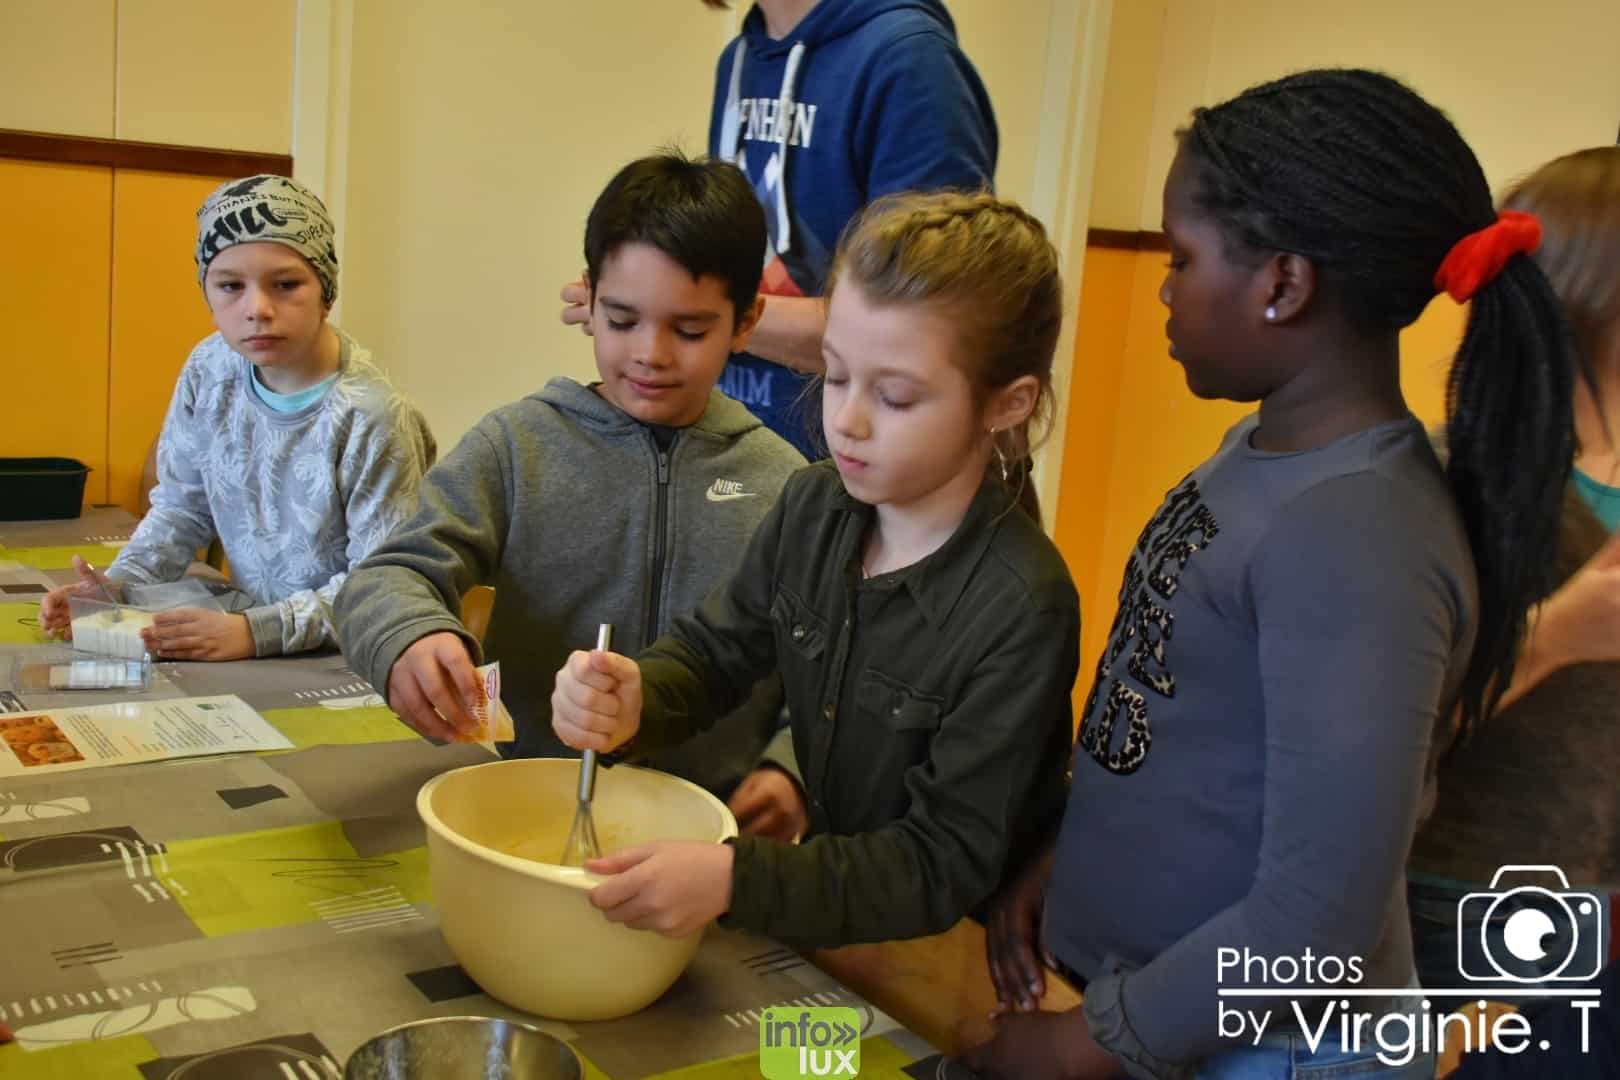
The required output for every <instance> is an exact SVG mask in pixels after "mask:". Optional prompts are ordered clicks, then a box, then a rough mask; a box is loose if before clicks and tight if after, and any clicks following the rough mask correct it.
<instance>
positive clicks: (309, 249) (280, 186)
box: [197, 174, 338, 307]
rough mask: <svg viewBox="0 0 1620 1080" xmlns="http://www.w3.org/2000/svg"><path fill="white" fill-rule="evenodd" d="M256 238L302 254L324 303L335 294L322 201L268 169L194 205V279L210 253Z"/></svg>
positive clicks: (333, 254)
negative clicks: (195, 210)
mask: <svg viewBox="0 0 1620 1080" xmlns="http://www.w3.org/2000/svg"><path fill="white" fill-rule="evenodd" d="M260 240H268V241H271V242H273V243H277V244H282V245H285V246H286V247H290V248H292V249H293V250H294V251H296V252H298V254H300V255H302V256H303V257H304V258H305V259H307V260H308V261H309V264H310V266H311V267H313V268H314V270H315V276H316V277H318V278H320V279H321V298H322V299H323V300H324V301H325V302H326V305H327V306H328V307H330V306H331V305H332V301H334V300H336V299H337V279H338V258H337V248H336V246H335V245H334V236H333V229H332V219H331V218H330V217H329V216H328V215H327V213H326V206H325V204H323V203H322V202H321V200H320V199H319V198H318V197H317V196H316V195H315V193H314V192H313V191H310V190H309V189H308V188H306V187H304V186H303V185H302V184H300V183H298V182H297V181H295V180H289V179H287V177H285V176H271V175H269V174H263V175H259V176H250V177H248V178H246V179H245V180H231V181H227V182H226V183H224V184H221V185H220V186H219V187H217V188H215V189H214V192H213V194H211V195H209V196H208V198H207V199H206V200H205V201H204V202H203V204H202V206H201V207H200V208H199V209H198V210H197V283H198V284H201V283H202V280H203V277H204V276H205V275H206V274H207V273H208V264H209V263H210V262H212V261H213V260H214V256H215V255H218V254H219V253H220V252H221V251H223V250H224V249H226V248H228V247H230V246H231V245H232V244H248V243H253V242H256V241H260Z"/></svg>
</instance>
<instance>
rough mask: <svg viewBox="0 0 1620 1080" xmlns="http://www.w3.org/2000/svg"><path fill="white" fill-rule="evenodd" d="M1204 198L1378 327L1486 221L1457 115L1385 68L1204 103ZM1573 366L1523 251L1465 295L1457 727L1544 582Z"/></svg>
mask: <svg viewBox="0 0 1620 1080" xmlns="http://www.w3.org/2000/svg"><path fill="white" fill-rule="evenodd" d="M1181 139H1182V149H1183V150H1184V152H1186V153H1188V154H1190V155H1191V156H1192V159H1193V164H1194V165H1195V166H1196V172H1197V177H1198V188H1197V194H1196V197H1197V199H1198V201H1199V203H1200V205H1202V206H1203V207H1204V208H1205V209H1206V210H1208V211H1209V212H1211V214H1212V215H1213V216H1214V217H1215V219H1216V220H1217V221H1218V222H1219V223H1220V224H1221V226H1222V228H1223V231H1224V233H1225V236H1226V240H1227V244H1228V246H1229V247H1230V248H1232V249H1233V250H1234V252H1244V251H1247V252H1250V253H1253V252H1261V251H1288V252H1294V253H1297V254H1300V255H1304V256H1306V257H1307V258H1309V259H1311V261H1312V262H1313V263H1315V265H1316V267H1317V270H1318V275H1319V278H1320V279H1321V280H1322V282H1323V287H1324V288H1325V289H1331V290H1333V291H1334V292H1336V294H1337V295H1338V296H1340V298H1341V299H1342V300H1343V301H1344V304H1345V308H1346V310H1347V311H1348V313H1349V317H1350V318H1351V319H1352V320H1353V321H1354V322H1355V323H1356V324H1357V325H1358V326H1359V327H1361V328H1363V329H1366V330H1368V331H1372V332H1393V331H1396V330H1398V329H1400V328H1401V327H1404V326H1407V325H1409V324H1411V323H1412V322H1413V321H1415V320H1416V319H1417V317H1418V316H1419V315H1420V314H1421V313H1422V312H1423V309H1424V308H1425V307H1426V306H1427V305H1428V303H1429V301H1430V300H1431V299H1432V298H1433V297H1434V295H1435V292H1436V287H1435V284H1434V276H1435V271H1436V270H1437V269H1438V268H1439V266H1440V263H1441V261H1442V260H1443V259H1444V258H1445V257H1446V254H1447V253H1448V252H1449V251H1450V250H1451V248H1452V246H1453V245H1454V244H1455V243H1456V242H1457V241H1458V240H1460V239H1462V238H1463V237H1464V236H1467V235H1468V234H1470V233H1473V232H1475V231H1477V230H1479V229H1482V228H1485V227H1486V226H1488V225H1490V224H1492V223H1493V222H1494V221H1495V220H1496V211H1495V208H1494V207H1493V206H1492V202H1491V192H1490V187H1489V185H1488V184H1487V183H1486V180H1485V173H1484V171H1483V170H1482V169H1481V168H1480V164H1479V161H1478V159H1477V158H1475V156H1474V153H1473V151H1472V150H1470V149H1469V147H1468V144H1467V143H1466V142H1464V141H1463V138H1462V136H1461V134H1459V133H1458V131H1457V129H1456V127H1455V126H1453V124H1452V123H1451V121H1450V120H1449V119H1447V117H1446V116H1445V114H1444V113H1442V112H1441V111H1440V110H1439V109H1437V108H1435V107H1434V106H1433V105H1430V104H1429V103H1428V102H1427V101H1425V100H1423V98H1421V97H1419V96H1418V95H1417V94H1416V93H1415V92H1413V91H1412V90H1411V89H1409V88H1408V87H1406V86H1405V85H1403V84H1402V83H1400V82H1398V81H1396V80H1395V79H1392V78H1390V77H1388V76H1386V75H1382V74H1378V73H1376V72H1371V71H1361V70H1354V69H1335V70H1318V71H1306V72H1301V73H1299V74H1296V75H1290V76H1288V77H1287V78H1283V79H1278V80H1276V81H1275V82H1269V83H1265V84H1262V85H1260V86H1256V87H1253V88H1251V89H1249V90H1247V91H1245V92H1244V93H1242V94H1240V95H1239V96H1238V97H1236V98H1233V99H1232V100H1230V101H1227V102H1225V103H1223V104H1221V105H1217V106H1215V107H1213V108H1207V109H1198V110H1195V111H1194V113H1193V119H1192V124H1191V125H1190V126H1189V127H1188V128H1187V129H1186V130H1185V131H1183V132H1182V133H1181ZM1573 378H1574V361H1573V352H1572V349H1571V345H1570V341H1569V336H1568V330H1567V328H1566V326H1565V324H1564V321H1563V318H1562V316H1561V314H1560V312H1559V307H1558V302H1557V299H1556V297H1555V296H1554V294H1553V291H1552V288H1551V286H1550V285H1549V284H1548V281H1547V279H1546V277H1545V276H1543V274H1542V272H1541V270H1540V269H1539V268H1538V267H1537V266H1536V264H1535V262H1534V261H1533V260H1531V259H1530V258H1528V257H1527V256H1524V255H1515V256H1513V257H1512V258H1510V259H1509V260H1508V263H1507V265H1506V267H1505V268H1504V269H1503V271H1502V272H1501V273H1500V274H1499V275H1498V276H1497V277H1496V278H1495V279H1494V280H1493V281H1491V282H1490V283H1489V284H1487V285H1485V286H1484V287H1483V288H1481V289H1480V290H1479V292H1478V293H1477V294H1476V295H1475V297H1474V299H1473V301H1472V304H1471V307H1470V310H1469V314H1468V326H1467V330H1466V332H1465V333H1464V336H1463V340H1462V344H1461V346H1460V347H1459V348H1458V350H1457V354H1456V356H1455V358H1454V359H1453V362H1452V366H1451V370H1450V374H1449V377H1448V381H1447V393H1446V403H1447V423H1446V441H1447V449H1448V460H1447V465H1446V472H1447V477H1448V479H1449V481H1450V483H1451V487H1452V490H1453V492H1454V494H1455V497H1456V499H1457V504H1458V508H1459V510H1460V512H1461V515H1462V520H1463V525H1464V527H1465V528H1466V530H1467V533H1468V538H1469V541H1470V543H1471V545H1472V547H1473V551H1474V561H1475V564H1476V566H1477V569H1478V574H1479V592H1480V613H1479V632H1478V635H1477V638H1476V641H1475V647H1474V653H1473V656H1472V657H1471V659H1470V661H1469V666H1468V669H1467V672H1466V674H1465V675H1464V678H1463V684H1462V692H1461V703H1460V704H1461V714H1462V732H1463V734H1464V736H1466V735H1467V734H1469V733H1470V732H1471V731H1472V730H1473V729H1474V728H1475V726H1476V725H1477V724H1478V722H1479V720H1480V718H1481V717H1483V716H1488V715H1489V714H1490V712H1491V708H1492V706H1493V705H1494V703H1495V701H1496V699H1497V697H1499V696H1500V694H1501V692H1502V690H1504V689H1505V688H1506V687H1507V685H1508V683H1509V682H1510V681H1511V679H1512V676H1513V668H1514V664H1515V662H1516V661H1517V659H1518V652H1519V645H1520V641H1521V639H1522V637H1523V634H1524V628H1525V618H1526V614H1527V612H1528V610H1529V608H1530V606H1531V605H1532V604H1534V603H1536V602H1538V601H1540V600H1541V599H1543V598H1544V597H1545V596H1546V595H1547V594H1548V593H1549V592H1550V591H1551V590H1552V587H1553V585H1554V581H1553V572H1554V559H1555V555H1556V550H1557V544H1558V519H1559V508H1560V499H1561V498H1562V493H1563V488H1564V485H1565V483H1566V482H1567V481H1568V479H1569V473H1570V467H1571V462H1572V460H1573V455H1574V428H1573V420H1572V415H1571V402H1572V392H1573Z"/></svg>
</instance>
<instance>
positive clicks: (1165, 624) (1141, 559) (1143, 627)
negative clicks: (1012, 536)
mask: <svg viewBox="0 0 1620 1080" xmlns="http://www.w3.org/2000/svg"><path fill="white" fill-rule="evenodd" d="M1220 531H1221V527H1220V523H1219V522H1217V521H1216V520H1215V514H1214V513H1213V512H1212V511H1211V510H1210V508H1209V507H1208V506H1207V505H1206V504H1205V503H1204V500H1203V496H1202V495H1201V494H1200V493H1199V491H1198V483H1197V481H1195V480H1193V479H1192V478H1190V477H1189V478H1187V479H1186V480H1184V481H1183V482H1182V483H1181V485H1180V486H1178V487H1177V488H1176V489H1175V490H1173V491H1172V492H1171V493H1170V495H1169V496H1168V497H1167V498H1166V499H1165V501H1164V505H1162V506H1161V507H1160V508H1159V511H1158V513H1156V514H1154V515H1153V519H1152V520H1151V521H1149V522H1148V523H1147V526H1146V527H1145V528H1143V530H1142V535H1141V536H1139V537H1137V540H1136V546H1135V548H1133V549H1132V551H1131V555H1130V558H1129V559H1128V560H1127V561H1126V564H1125V579H1124V581H1123V582H1121V584H1120V587H1119V606H1118V609H1117V610H1116V611H1115V613H1114V624H1113V626H1112V627H1111V628H1110V630H1109V631H1108V647H1107V648H1106V649H1104V650H1103V654H1102V655H1101V656H1100V657H1098V658H1097V675H1096V678H1095V679H1093V680H1092V684H1091V694H1090V695H1089V696H1088V697H1087V698H1086V705H1085V708H1084V709H1083V710H1082V711H1081V724H1080V738H1079V745H1080V748H1081V749H1082V750H1084V751H1085V752H1086V753H1087V754H1088V755H1090V757H1091V759H1092V760H1093V761H1095V762H1096V763H1097V764H1099V765H1101V766H1102V767H1103V768H1105V769H1107V770H1108V771H1109V772H1112V773H1116V774H1118V775H1120V776H1126V775H1129V774H1130V773H1133V772H1135V771H1136V770H1138V769H1140V768H1141V767H1142V764H1143V762H1145V761H1146V760H1147V756H1148V752H1149V751H1150V750H1151V749H1152V748H1153V726H1152V723H1151V720H1150V716H1149V712H1150V708H1149V707H1150V704H1151V702H1152V700H1153V699H1152V698H1151V697H1149V696H1148V695H1150V694H1151V695H1156V696H1157V697H1160V698H1173V697H1175V696H1176V677H1175V674H1174V673H1173V672H1172V671H1171V670H1170V662H1169V659H1170V658H1169V653H1170V643H1171V640H1172V639H1173V638H1174V637H1175V627H1176V617H1175V613H1174V612H1172V611H1171V610H1170V606H1169V605H1170V601H1171V600H1173V599H1174V598H1175V595H1176V593H1177V592H1178V591H1179V589H1180V588H1181V575H1182V573H1183V571H1185V570H1186V568H1187V563H1188V561H1189V560H1190V559H1191V558H1192V557H1193V555H1194V554H1195V553H1196V552H1198V551H1201V550H1203V549H1204V548H1206V547H1208V546H1209V543H1210V541H1211V540H1213V539H1214V538H1215V537H1216V536H1218V535H1219V534H1220ZM1127 652H1129V654H1130V655H1129V657H1128V658H1127V659H1126V661H1125V669H1124V671H1123V672H1121V671H1119V670H1118V669H1117V666H1116V665H1117V662H1118V661H1119V658H1120V657H1121V656H1122V655H1124V654H1125V653H1127ZM1099 709H1100V713H1099ZM1122 715H1123V716H1124V718H1125V721H1126V725H1125V731H1124V736H1123V742H1122V743H1120V744H1119V745H1118V746H1116V738H1115V730H1116V729H1117V728H1118V727H1119V726H1120V718H1121V716H1122Z"/></svg>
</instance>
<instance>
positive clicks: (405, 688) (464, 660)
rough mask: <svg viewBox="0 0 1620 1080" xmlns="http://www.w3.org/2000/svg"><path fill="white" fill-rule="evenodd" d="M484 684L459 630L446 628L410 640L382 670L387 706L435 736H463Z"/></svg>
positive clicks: (469, 732)
mask: <svg viewBox="0 0 1620 1080" xmlns="http://www.w3.org/2000/svg"><path fill="white" fill-rule="evenodd" d="M483 704H484V688H483V685H482V684H481V683H480V682H479V681H478V672H476V671H474V670H473V663H472V657H471V656H469V655H468V654H467V644H466V642H464V641H462V640H461V637H460V635H458V634H452V633H451V632H450V631H448V630H441V631H440V632H439V633H437V634H428V635H427V636H426V637H422V638H418V639H417V640H416V641H413V642H412V643H411V645H410V647H409V648H407V649H406V650H405V651H404V652H402V653H400V654H399V659H398V660H395V661H394V666H393V668H391V669H390V670H389V672H388V707H389V708H390V709H393V710H394V712H395V713H397V714H398V715H399V718H400V719H401V720H403V721H404V722H405V723H406V724H407V725H409V726H410V727H412V728H415V729H416V730H417V731H419V732H421V733H422V734H423V735H426V736H427V737H428V738H430V739H438V740H440V741H441V742H467V741H469V740H471V739H473V738H475V737H476V735H477V733H478V731H479V729H480V727H481V725H480V724H479V722H478V719H477V718H476V717H475V716H474V715H473V714H474V713H475V712H477V710H478V709H479V708H480V707H482V706H483Z"/></svg>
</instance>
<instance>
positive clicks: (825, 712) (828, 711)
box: [821, 705, 833, 720]
mask: <svg viewBox="0 0 1620 1080" xmlns="http://www.w3.org/2000/svg"><path fill="white" fill-rule="evenodd" d="M821 715H822V716H823V717H825V718H826V719H828V720H831V719H832V718H833V707H832V706H831V705H828V706H827V707H826V708H824V709H822V710H821Z"/></svg>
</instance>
